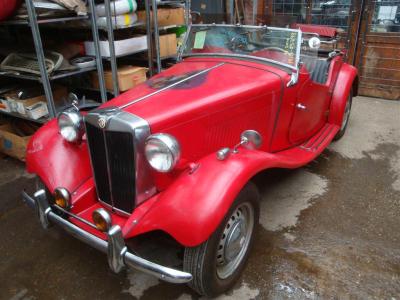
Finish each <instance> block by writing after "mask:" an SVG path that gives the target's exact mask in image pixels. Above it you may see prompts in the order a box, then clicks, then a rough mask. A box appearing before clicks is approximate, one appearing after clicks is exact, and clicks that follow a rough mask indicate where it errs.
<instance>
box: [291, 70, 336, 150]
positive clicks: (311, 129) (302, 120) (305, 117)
mask: <svg viewBox="0 0 400 300" xmlns="http://www.w3.org/2000/svg"><path fill="white" fill-rule="evenodd" d="M325 67H326V66H325ZM328 69H329V66H328ZM317 71H318V72H321V73H320V74H322V75H320V76H319V77H320V78H318V76H316V75H317V74H315V75H314V76H310V73H309V72H308V70H307V68H306V67H305V66H303V68H302V69H301V74H300V76H301V77H303V78H304V81H301V80H300V81H299V84H301V86H300V87H299V90H298V93H297V96H296V101H295V107H294V113H293V117H292V122H291V125H290V129H289V140H290V142H291V143H293V144H299V143H301V142H303V141H305V140H307V139H309V138H310V137H311V136H313V135H314V134H315V133H317V132H318V131H319V130H320V129H321V128H322V127H323V126H324V125H325V124H326V122H327V119H328V115H329V104H330V99H331V93H330V92H329V90H330V89H329V83H328V78H327V77H328V70H322V71H321V70H314V72H317ZM324 72H325V73H326V74H324ZM322 76H323V78H322ZM316 80H318V81H319V82H317V81H316ZM324 81H325V83H323V82H324ZM302 82H303V83H302Z"/></svg>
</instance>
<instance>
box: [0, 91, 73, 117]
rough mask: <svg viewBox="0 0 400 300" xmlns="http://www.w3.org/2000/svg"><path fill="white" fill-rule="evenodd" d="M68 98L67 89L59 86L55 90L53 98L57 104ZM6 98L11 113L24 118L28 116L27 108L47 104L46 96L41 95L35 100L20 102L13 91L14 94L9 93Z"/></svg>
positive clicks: (34, 98)
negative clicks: (42, 103)
mask: <svg viewBox="0 0 400 300" xmlns="http://www.w3.org/2000/svg"><path fill="white" fill-rule="evenodd" d="M66 96H67V88H66V87H62V86H57V87H56V88H54V89H53V98H54V101H55V102H56V101H57V100H59V99H61V98H63V97H66ZM5 97H6V99H7V101H8V104H9V107H10V110H11V112H15V113H19V114H21V115H24V116H28V114H27V111H26V108H27V107H32V106H33V105H35V104H37V103H39V102H44V103H45V104H46V103H47V102H46V96H45V95H41V96H38V97H33V98H29V99H25V100H19V99H18V96H17V92H16V91H13V92H10V93H7V94H6V95H5ZM46 106H47V104H46ZM46 109H47V108H46Z"/></svg>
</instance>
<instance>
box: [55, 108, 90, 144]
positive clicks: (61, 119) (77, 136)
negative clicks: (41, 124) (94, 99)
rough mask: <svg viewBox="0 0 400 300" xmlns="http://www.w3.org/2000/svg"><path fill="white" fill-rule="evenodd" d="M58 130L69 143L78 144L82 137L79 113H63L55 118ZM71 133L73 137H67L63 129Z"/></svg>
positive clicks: (82, 131)
mask: <svg viewBox="0 0 400 300" xmlns="http://www.w3.org/2000/svg"><path fill="white" fill-rule="evenodd" d="M57 124H58V129H59V132H60V134H61V136H62V137H63V138H64V139H65V140H66V141H68V142H70V143H79V142H80V141H81V140H82V137H83V135H84V124H83V117H82V115H81V113H80V112H79V111H68V110H67V111H63V112H61V113H60V114H59V115H58V117H57ZM67 128H69V129H70V130H72V131H73V133H74V135H73V136H68V135H66V133H65V129H67Z"/></svg>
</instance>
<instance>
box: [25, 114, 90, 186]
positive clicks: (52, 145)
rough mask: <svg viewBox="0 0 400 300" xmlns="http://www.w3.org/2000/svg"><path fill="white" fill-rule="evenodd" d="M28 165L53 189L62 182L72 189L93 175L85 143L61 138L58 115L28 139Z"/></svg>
mask: <svg viewBox="0 0 400 300" xmlns="http://www.w3.org/2000/svg"><path fill="white" fill-rule="evenodd" d="M26 166H27V170H28V172H31V173H36V174H37V175H38V176H39V177H40V178H41V179H42V181H43V182H44V184H45V185H46V186H47V187H48V189H49V190H50V191H53V190H54V189H55V188H57V187H59V186H62V187H65V188H66V189H68V190H69V191H71V192H73V191H75V190H76V189H77V188H78V187H79V186H80V185H81V184H83V183H84V182H85V181H86V180H88V179H89V178H90V177H91V176H92V171H91V167H90V159H89V155H88V150H87V147H86V143H82V144H80V145H75V144H70V143H68V142H66V141H65V140H64V139H62V137H61V136H60V135H59V134H58V126H57V121H56V120H55V119H53V120H51V121H50V122H48V123H47V124H46V125H44V126H43V127H41V128H40V129H39V130H38V131H37V132H36V133H35V135H34V136H33V138H32V139H31V140H30V141H29V144H28V147H27V155H26Z"/></svg>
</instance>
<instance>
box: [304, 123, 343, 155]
mask: <svg viewBox="0 0 400 300" xmlns="http://www.w3.org/2000/svg"><path fill="white" fill-rule="evenodd" d="M338 130H339V128H338V126H336V125H333V124H329V123H327V124H326V125H325V126H324V127H322V129H321V130H320V131H319V132H317V134H315V135H314V136H313V137H312V138H311V139H309V140H308V141H306V142H305V143H303V144H302V145H301V146H299V147H300V148H301V149H303V150H305V151H311V152H317V151H318V149H319V148H320V147H321V145H325V144H326V141H328V142H330V141H332V140H333V138H334V137H335V135H336V133H337V132H338ZM325 147H326V146H325ZM325 147H324V148H325Z"/></svg>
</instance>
